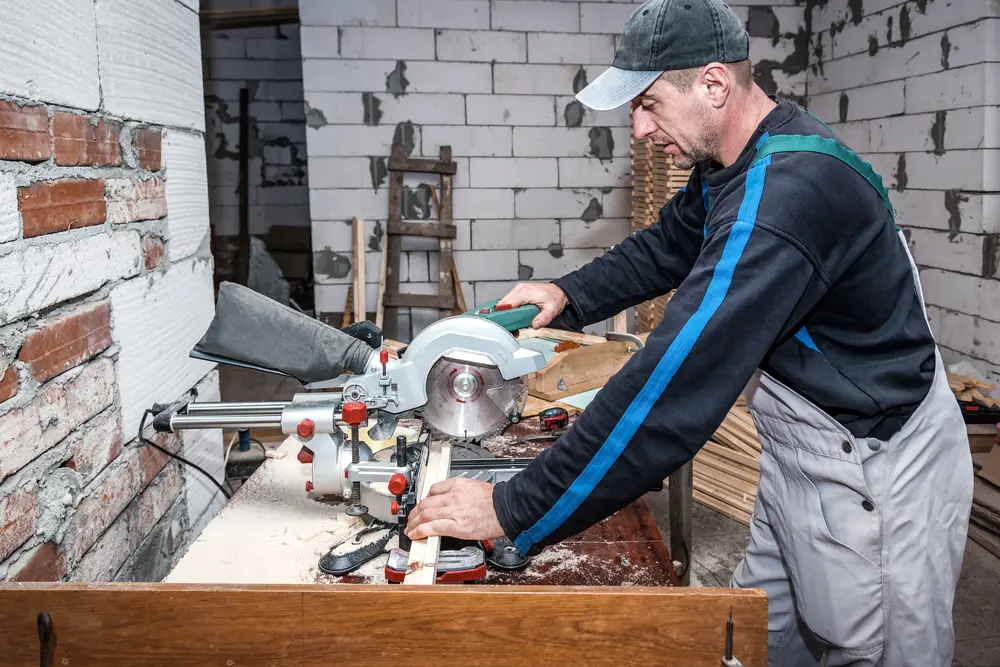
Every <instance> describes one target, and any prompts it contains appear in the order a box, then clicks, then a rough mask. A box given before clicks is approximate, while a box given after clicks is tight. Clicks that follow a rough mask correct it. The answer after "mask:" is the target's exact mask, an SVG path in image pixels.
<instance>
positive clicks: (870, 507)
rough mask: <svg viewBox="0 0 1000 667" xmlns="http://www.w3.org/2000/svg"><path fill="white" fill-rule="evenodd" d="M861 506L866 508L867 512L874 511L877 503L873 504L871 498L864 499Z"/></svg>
mask: <svg viewBox="0 0 1000 667" xmlns="http://www.w3.org/2000/svg"><path fill="white" fill-rule="evenodd" d="M861 506H862V507H864V508H865V511H866V512H872V511H874V510H875V505H873V504H872V501H870V500H862V501H861Z"/></svg>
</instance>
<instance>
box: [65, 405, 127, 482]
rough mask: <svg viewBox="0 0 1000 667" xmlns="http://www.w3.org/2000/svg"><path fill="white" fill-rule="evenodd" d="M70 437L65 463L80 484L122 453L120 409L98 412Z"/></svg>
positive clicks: (93, 476) (95, 475)
mask: <svg viewBox="0 0 1000 667" xmlns="http://www.w3.org/2000/svg"><path fill="white" fill-rule="evenodd" d="M70 439H71V440H72V442H71V443H70V445H69V449H70V452H71V456H70V459H69V461H67V462H66V467H67V468H72V469H73V470H75V471H76V472H77V474H78V475H79V477H80V484H81V485H83V486H86V485H87V484H90V482H91V480H93V479H94V478H95V477H97V475H98V474H99V473H100V472H101V471H102V470H104V469H105V468H106V467H107V466H108V464H110V463H111V462H112V461H114V460H115V459H117V458H118V456H119V455H120V454H121V453H122V427H121V413H120V412H118V411H117V410H107V411H105V412H103V413H101V414H100V415H98V416H97V417H94V418H93V419H91V420H90V421H89V422H87V423H86V424H84V425H83V426H82V427H80V429H79V432H78V435H77V436H75V437H71V438H70Z"/></svg>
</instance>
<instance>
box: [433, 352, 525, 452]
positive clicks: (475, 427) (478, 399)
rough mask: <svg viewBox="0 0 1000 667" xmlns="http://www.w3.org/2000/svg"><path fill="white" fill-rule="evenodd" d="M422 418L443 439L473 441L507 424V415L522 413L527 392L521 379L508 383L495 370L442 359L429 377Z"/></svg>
mask: <svg viewBox="0 0 1000 667" xmlns="http://www.w3.org/2000/svg"><path fill="white" fill-rule="evenodd" d="M426 388H427V405H425V406H424V408H423V418H424V421H425V422H426V423H427V425H428V426H429V427H430V428H432V429H434V430H435V431H437V432H438V433H440V434H441V435H444V436H447V437H450V438H457V439H460V440H471V439H474V438H479V437H482V436H484V435H488V434H490V433H492V432H494V431H497V430H499V429H501V428H503V426H504V425H506V424H507V421H508V414H509V413H510V412H511V411H512V410H514V409H517V410H518V411H520V410H522V409H523V407H524V401H525V399H526V388H525V387H524V383H523V382H522V381H521V379H520V378H518V379H514V380H505V379H504V378H503V376H502V375H501V374H500V371H499V370H498V369H497V368H496V367H494V366H483V365H478V364H470V363H467V362H464V361H458V360H455V359H449V358H447V357H442V358H441V359H439V360H438V361H437V362H436V363H435V364H434V366H432V367H431V370H430V372H429V373H428V374H427V387H426Z"/></svg>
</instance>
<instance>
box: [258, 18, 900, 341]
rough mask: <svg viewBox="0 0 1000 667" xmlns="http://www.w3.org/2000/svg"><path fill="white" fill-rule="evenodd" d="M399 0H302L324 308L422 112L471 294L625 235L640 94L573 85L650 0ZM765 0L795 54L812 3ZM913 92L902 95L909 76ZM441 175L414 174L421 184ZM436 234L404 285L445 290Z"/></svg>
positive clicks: (412, 250) (769, 54) (416, 318)
mask: <svg viewBox="0 0 1000 667" xmlns="http://www.w3.org/2000/svg"><path fill="white" fill-rule="evenodd" d="M396 4H397V6H395V7H393V6H392V3H361V4H359V5H358V15H354V14H352V13H351V11H350V10H349V9H348V8H347V7H346V6H344V5H339V6H338V7H336V8H333V7H329V6H326V5H327V3H325V2H323V1H322V0H300V6H301V11H300V15H301V18H302V26H303V27H302V36H303V37H302V41H303V44H302V49H303V56H304V58H305V60H304V64H303V88H304V96H305V98H306V99H307V100H308V105H309V109H311V110H312V111H313V112H314V114H317V113H318V114H322V120H318V121H317V122H315V123H313V124H312V125H311V127H310V128H309V131H308V133H307V141H308V154H309V181H310V188H311V190H312V192H311V196H310V215H311V217H312V221H313V245H314V248H315V249H316V252H317V253H319V254H318V255H317V259H318V260H319V261H318V263H319V264H320V265H322V266H323V267H325V268H326V269H327V271H326V272H324V271H318V276H317V279H318V283H319V284H318V286H317V290H316V300H317V308H318V309H319V311H320V312H331V313H336V312H341V310H342V309H343V306H344V299H345V297H346V287H347V281H348V280H349V274H348V275H341V276H339V277H334V276H332V275H330V270H332V269H334V268H335V264H336V263H337V262H339V267H340V268H339V270H340V271H342V270H343V269H344V262H343V259H337V256H338V255H339V256H340V257H341V258H345V257H346V258H349V257H350V254H351V250H350V249H351V242H350V240H351V239H350V230H349V229H348V228H347V226H346V225H344V223H343V221H344V220H348V219H350V218H351V217H352V216H362V217H364V218H365V220H366V223H367V224H368V226H369V229H368V230H367V233H368V234H371V233H372V229H373V227H371V226H372V225H373V224H374V223H379V224H384V222H385V219H386V217H387V216H388V179H387V178H385V179H384V180H382V181H381V182H379V181H378V179H376V180H375V181H374V182H373V180H372V175H371V169H372V168H373V165H374V168H376V169H377V168H378V167H379V166H380V165H381V164H382V162H384V160H385V158H387V157H388V155H389V152H390V150H391V144H392V141H393V138H394V136H396V135H397V134H398V132H399V130H398V128H397V126H398V124H401V123H406V122H409V123H410V124H411V127H412V138H413V151H412V156H413V157H426V158H435V157H437V154H438V149H439V147H440V146H444V145H448V146H451V148H452V154H453V157H454V159H455V161H456V163H457V167H458V173H457V174H456V175H455V177H454V179H453V185H454V194H453V196H454V217H455V219H456V226H457V227H458V230H457V232H458V238H457V239H456V240H455V241H454V249H455V257H456V261H457V262H458V272H459V275H460V277H461V279H462V281H463V286H464V287H465V288H466V291H465V297H466V302H467V303H471V302H475V301H483V300H486V299H490V298H496V297H499V296H502V295H503V294H504V293H506V291H507V290H509V289H510V287H512V286H513V284H514V283H515V282H516V281H517V280H518V277H519V276H522V277H526V276H532V278H531V279H534V280H546V279H548V278H547V276H549V275H550V274H554V273H555V272H557V271H559V270H567V271H568V270H570V269H572V268H576V267H577V266H579V264H580V262H583V261H589V259H590V258H592V257H593V256H594V253H599V252H603V251H604V250H606V248H607V247H609V246H611V245H614V244H615V243H618V242H620V241H621V239H622V238H624V237H625V236H626V235H627V234H628V233H629V232H630V228H629V227H630V226H629V222H628V221H629V219H630V218H631V176H630V168H629V156H630V131H631V128H630V117H629V113H628V109H627V108H622V109H617V110H613V111H610V112H593V111H589V110H587V109H585V108H583V107H582V105H580V104H579V103H578V102H576V101H575V99H574V97H573V95H574V93H575V91H577V90H579V89H580V87H582V86H584V85H586V83H587V82H588V81H593V80H594V79H595V78H596V77H597V76H599V75H600V74H601V73H602V72H603V71H604V70H605V68H606V66H607V65H609V64H610V63H611V61H612V59H613V57H614V48H615V44H616V36H617V34H618V33H619V32H620V31H621V28H622V26H623V25H624V23H625V21H626V19H627V18H628V17H629V15H630V14H631V13H632V12H633V11H634V10H635V8H636V7H637V6H638V4H639V3H637V2H632V1H630V0H624V1H622V0H604V1H593V2H591V1H589V0H588V1H586V2H579V1H577V0H569V1H565V0H493V1H492V2H488V1H487V0H461V1H459V2H456V1H455V0H398V3H396ZM756 4H760V3H758V2H757V1H756V0H745V1H744V0H737V2H736V6H735V7H734V9H735V11H736V12H737V14H738V15H739V16H740V17H741V18H742V19H744V20H746V19H747V18H748V16H749V10H748V6H749V5H756ZM764 4H768V5H774V4H777V5H779V7H778V9H777V10H774V11H775V16H776V17H777V18H778V20H779V22H780V23H781V26H780V33H781V34H780V35H778V38H777V40H772V39H771V37H770V36H766V37H759V36H758V37H755V38H754V40H753V42H754V44H753V49H754V51H755V53H756V54H758V57H762V58H770V59H773V60H775V61H777V63H780V62H781V61H784V60H786V59H790V58H791V57H792V56H794V55H796V54H795V53H794V51H795V45H794V44H793V40H792V39H790V38H788V37H787V36H788V35H795V34H796V33H798V32H799V31H800V30H801V29H802V27H803V26H804V25H805V8H804V7H801V6H796V2H795V0H782V1H781V2H778V3H764ZM358 26H367V27H358ZM338 28H339V29H340V32H339V34H338ZM428 34H433V40H434V41H433V47H434V48H433V51H431V49H430V48H429V46H428V44H429V42H428V37H427V36H428ZM770 69H771V70H773V71H772V77H773V79H774V81H775V83H776V85H777V86H778V87H779V88H780V89H781V91H782V93H783V94H799V95H804V94H805V84H806V78H807V73H806V72H805V71H799V72H794V73H791V74H789V73H786V72H784V71H782V70H781V67H780V66H779V65H778V64H775V65H772V66H771V67H770ZM390 90H391V91H392V92H389V91H390ZM366 93H367V95H364V94H366ZM258 99H262V98H260V97H258ZM366 105H367V113H366ZM898 105H899V107H900V110H902V106H903V97H902V92H901V91H900V94H899V103H898ZM373 107H377V109H378V111H377V113H374V114H373V113H372V108H373ZM835 108H836V107H834V109H835ZM324 123H325V124H324ZM612 145H613V147H612ZM861 148H862V149H864V150H868V149H869V146H868V145H865V146H862V147H861ZM598 157H600V158H606V159H598ZM436 181H437V179H436V177H434V178H423V179H421V180H418V179H415V178H413V177H409V176H408V177H407V178H406V179H405V181H404V182H405V184H406V186H407V187H409V188H416V187H417V186H418V184H419V183H421V182H422V183H430V184H436ZM432 217H433V215H432ZM436 243H437V242H436V241H435V240H434V239H423V238H412V239H406V240H405V241H404V245H403V248H404V252H403V256H402V257H401V265H400V267H399V268H400V275H401V278H402V279H403V282H405V283H406V287H404V288H403V290H404V291H419V290H423V289H428V290H430V291H429V292H428V293H434V292H435V291H436V289H437V288H436V284H435V283H434V282H433V281H429V282H421V281H427V280H428V279H429V278H432V277H433V275H434V272H435V266H436V262H437V261H438V256H437V253H436ZM564 248H570V249H572V252H569V253H567V252H565V250H564ZM525 253H533V254H525ZM459 258H461V259H459ZM379 259H380V252H378V251H371V250H370V251H368V252H367V253H366V257H365V263H366V269H367V271H366V275H368V281H369V284H368V286H367V288H366V291H367V292H369V295H368V298H369V300H373V299H374V295H375V293H374V292H373V288H374V287H376V286H377V281H376V284H373V281H375V278H376V277H377V268H378V266H379V265H378V260H379ZM536 260H537V261H539V262H540V263H541V264H540V266H539V267H537V270H536V267H534V266H532V264H531V263H532V262H533V261H536ZM425 274H426V275H427V277H424V276H425ZM401 316H402V317H403V320H404V323H403V325H402V326H403V329H404V330H405V331H407V332H409V331H410V326H411V324H412V327H413V329H414V330H417V329H419V328H420V326H421V325H422V323H424V322H425V321H428V320H427V319H426V318H428V317H430V318H432V319H433V317H434V313H429V314H428V313H423V312H418V311H414V312H413V313H410V312H409V311H408V310H407V309H402V313H401Z"/></svg>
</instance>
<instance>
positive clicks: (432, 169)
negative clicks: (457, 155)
mask: <svg viewBox="0 0 1000 667" xmlns="http://www.w3.org/2000/svg"><path fill="white" fill-rule="evenodd" d="M389 171H415V172H417V173H422V174H446V175H448V176H454V175H455V173H456V172H457V171H458V167H457V166H456V164H455V163H454V162H452V161H451V156H450V155H449V156H448V158H447V159H444V158H441V159H439V160H429V159H427V158H417V157H408V156H407V155H405V154H403V153H399V154H397V153H393V154H392V155H390V156H389Z"/></svg>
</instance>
